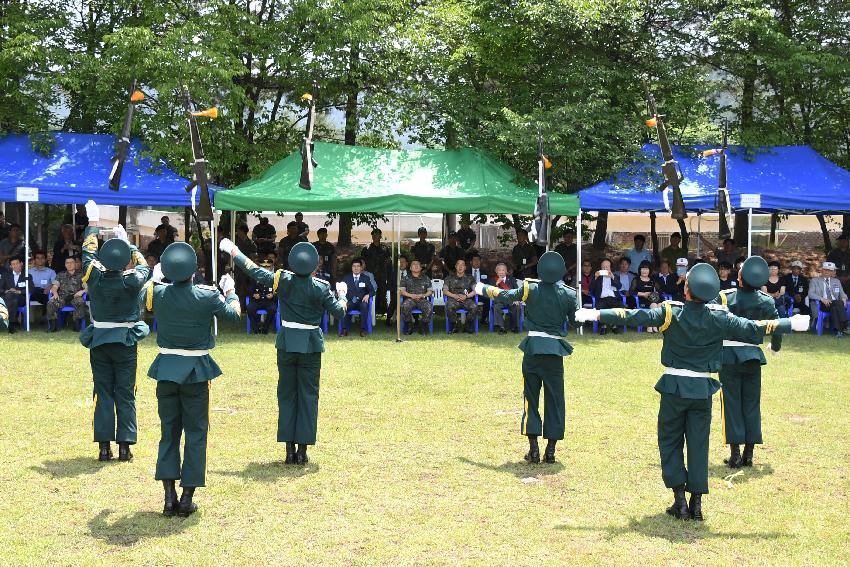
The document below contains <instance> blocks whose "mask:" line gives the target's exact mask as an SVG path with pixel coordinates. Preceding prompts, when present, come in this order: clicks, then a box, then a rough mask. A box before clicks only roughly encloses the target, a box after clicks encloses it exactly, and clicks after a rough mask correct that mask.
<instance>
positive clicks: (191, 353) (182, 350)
mask: <svg viewBox="0 0 850 567" xmlns="http://www.w3.org/2000/svg"><path fill="white" fill-rule="evenodd" d="M209 353H210V351H209V350H207V349H201V350H188V349H185V348H165V347H159V354H176V355H177V356H206V355H208V354H209Z"/></svg>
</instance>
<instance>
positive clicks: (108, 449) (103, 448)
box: [97, 441, 112, 461]
mask: <svg viewBox="0 0 850 567" xmlns="http://www.w3.org/2000/svg"><path fill="white" fill-rule="evenodd" d="M98 445H100V455H98V457H97V460H98V461H111V460H112V443H110V442H109V441H101V442H99V443H98Z"/></svg>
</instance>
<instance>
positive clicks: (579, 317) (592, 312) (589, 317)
mask: <svg viewBox="0 0 850 567" xmlns="http://www.w3.org/2000/svg"><path fill="white" fill-rule="evenodd" d="M598 320H599V310H598V309H585V308H584V307H582V308H581V309H579V310H578V311H576V322H577V323H587V322H588V321H598Z"/></svg>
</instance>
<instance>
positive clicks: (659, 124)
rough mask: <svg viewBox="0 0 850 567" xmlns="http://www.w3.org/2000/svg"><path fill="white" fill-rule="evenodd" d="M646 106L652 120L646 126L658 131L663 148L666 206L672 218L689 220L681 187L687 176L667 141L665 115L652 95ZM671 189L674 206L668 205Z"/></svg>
mask: <svg viewBox="0 0 850 567" xmlns="http://www.w3.org/2000/svg"><path fill="white" fill-rule="evenodd" d="M646 106H647V109H648V110H649V115H650V116H651V118H650V119H649V120H647V121H646V125H647V126H649V127H650V128H655V129H656V130H657V131H658V145H660V146H661V155H662V157H663V158H664V164H663V165H662V166H661V173H663V174H664V182H663V183H662V184H661V186H660V187H659V188H658V190H659V191H664V192H665V193H664V205H665V207H666V208H667V209H669V210H670V212H671V213H672V214H671V215H670V216H671V217H673V218H674V219H676V220H683V219H686V218H688V213H687V212H685V201H684V200H683V199H682V189H681V187H680V185H681V183H682V181H684V180H685V176H684V174H683V173H682V168H680V167H679V164H678V163H676V161H675V160H674V159H673V148H672V147H670V140H669V139H667V128H665V127H664V115H662V114H658V109H657V108H656V107H655V97H654V96H652V94H651V93H647V98H646ZM668 189H670V190H672V191H673V206H672V208H671V207H670V206H669V205H668V204H667V193H666V191H667V190H668Z"/></svg>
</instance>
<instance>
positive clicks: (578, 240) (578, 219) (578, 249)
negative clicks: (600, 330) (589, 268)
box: [576, 207, 584, 335]
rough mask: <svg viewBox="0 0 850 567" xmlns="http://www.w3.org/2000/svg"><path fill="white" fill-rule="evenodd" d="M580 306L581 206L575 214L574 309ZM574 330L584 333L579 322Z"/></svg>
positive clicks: (580, 333)
mask: <svg viewBox="0 0 850 567" xmlns="http://www.w3.org/2000/svg"><path fill="white" fill-rule="evenodd" d="M581 308H582V298H581V207H579V210H578V214H577V215H576V309H581ZM576 332H577V333H578V334H579V335H583V334H584V328H583V327H582V325H581V323H577V324H576Z"/></svg>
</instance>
